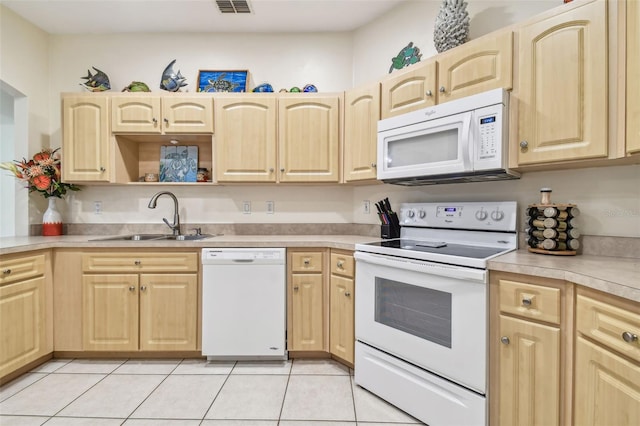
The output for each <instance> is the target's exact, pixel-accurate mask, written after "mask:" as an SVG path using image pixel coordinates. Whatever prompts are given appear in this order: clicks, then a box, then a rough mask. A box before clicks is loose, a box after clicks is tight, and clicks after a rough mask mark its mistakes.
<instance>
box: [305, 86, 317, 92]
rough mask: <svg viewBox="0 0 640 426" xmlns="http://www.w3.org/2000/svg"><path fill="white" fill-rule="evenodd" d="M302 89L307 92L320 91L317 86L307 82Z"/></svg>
mask: <svg viewBox="0 0 640 426" xmlns="http://www.w3.org/2000/svg"><path fill="white" fill-rule="evenodd" d="M302 91H303V92H305V93H317V92H318V88H317V87H316V86H314V85H313V84H307V85H306V86H304V88H303V89H302Z"/></svg>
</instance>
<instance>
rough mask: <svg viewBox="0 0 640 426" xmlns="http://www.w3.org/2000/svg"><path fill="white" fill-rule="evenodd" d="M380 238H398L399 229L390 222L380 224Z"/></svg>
mask: <svg viewBox="0 0 640 426" xmlns="http://www.w3.org/2000/svg"><path fill="white" fill-rule="evenodd" d="M380 238H383V239H385V240H390V239H392V238H400V230H399V229H398V228H397V227H395V226H393V225H391V224H385V225H380Z"/></svg>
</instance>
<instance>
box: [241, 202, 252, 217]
mask: <svg viewBox="0 0 640 426" xmlns="http://www.w3.org/2000/svg"><path fill="white" fill-rule="evenodd" d="M242 213H244V214H251V201H243V202H242Z"/></svg>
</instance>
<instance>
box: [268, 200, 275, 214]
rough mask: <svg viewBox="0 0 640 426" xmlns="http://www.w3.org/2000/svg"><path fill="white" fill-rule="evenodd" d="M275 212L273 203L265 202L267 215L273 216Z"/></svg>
mask: <svg viewBox="0 0 640 426" xmlns="http://www.w3.org/2000/svg"><path fill="white" fill-rule="evenodd" d="M274 212H275V203H274V202H273V201H267V214H273V213H274Z"/></svg>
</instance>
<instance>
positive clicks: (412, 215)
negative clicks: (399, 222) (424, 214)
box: [407, 210, 416, 217]
mask: <svg viewBox="0 0 640 426" xmlns="http://www.w3.org/2000/svg"><path fill="white" fill-rule="evenodd" d="M415 215H416V212H414V211H413V210H409V211H408V212H407V216H409V217H414V216H415Z"/></svg>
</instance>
